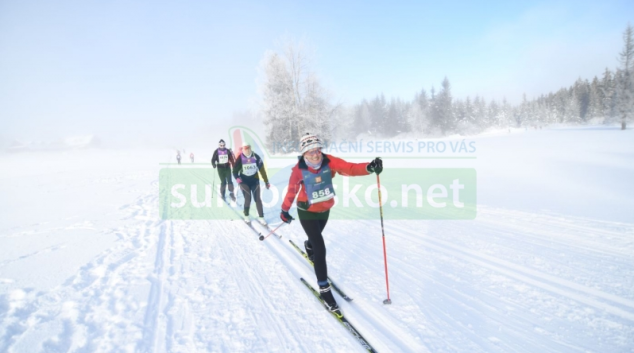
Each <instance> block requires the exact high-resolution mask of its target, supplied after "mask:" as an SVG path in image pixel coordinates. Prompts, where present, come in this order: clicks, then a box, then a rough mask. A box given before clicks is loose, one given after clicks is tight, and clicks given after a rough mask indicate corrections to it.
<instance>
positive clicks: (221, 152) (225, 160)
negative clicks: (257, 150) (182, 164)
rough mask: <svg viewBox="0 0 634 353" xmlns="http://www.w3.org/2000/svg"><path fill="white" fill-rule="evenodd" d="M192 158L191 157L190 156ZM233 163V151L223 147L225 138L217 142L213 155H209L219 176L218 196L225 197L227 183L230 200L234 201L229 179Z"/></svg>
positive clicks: (231, 183)
mask: <svg viewBox="0 0 634 353" xmlns="http://www.w3.org/2000/svg"><path fill="white" fill-rule="evenodd" d="M192 159H193V157H192ZM234 164H235V158H234V156H233V152H232V151H231V150H230V149H228V148H225V140H222V139H221V140H220V141H219V142H218V148H217V149H216V150H215V151H214V155H213V156H212V157H211V166H212V167H214V168H216V167H218V176H219V177H220V197H222V199H223V200H224V199H225V190H226V188H227V185H229V197H231V201H233V202H234V203H235V202H236V197H235V196H234V195H233V182H232V181H231V168H232V167H233V165H234Z"/></svg>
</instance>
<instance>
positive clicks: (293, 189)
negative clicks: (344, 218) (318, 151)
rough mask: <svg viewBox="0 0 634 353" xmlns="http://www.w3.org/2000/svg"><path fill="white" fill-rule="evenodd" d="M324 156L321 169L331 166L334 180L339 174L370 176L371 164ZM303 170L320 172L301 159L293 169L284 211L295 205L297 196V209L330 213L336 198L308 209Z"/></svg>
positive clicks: (283, 205) (283, 206) (283, 207)
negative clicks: (294, 201) (368, 168)
mask: <svg viewBox="0 0 634 353" xmlns="http://www.w3.org/2000/svg"><path fill="white" fill-rule="evenodd" d="M322 155H323V161H322V162H321V167H320V169H321V168H323V167H324V166H326V165H329V166H330V170H331V172H332V177H333V178H334V177H335V175H337V173H339V174H341V175H344V176H361V175H369V174H370V173H369V172H368V170H367V166H368V164H369V163H349V162H346V161H344V160H343V159H341V158H337V157H335V156H330V155H327V154H325V153H322ZM302 169H307V170H308V171H309V172H311V173H313V174H317V172H318V171H319V169H313V168H310V167H309V166H308V165H306V162H305V161H304V158H303V157H300V158H299V162H297V164H296V165H295V166H294V167H293V169H292V171H291V177H290V179H289V180H288V191H287V192H286V196H284V202H283V203H282V210H283V211H286V212H288V210H289V209H290V208H291V206H292V205H293V200H295V196H297V207H299V208H301V209H303V210H306V211H309V212H326V211H328V210H329V209H330V208H332V206H333V205H334V204H335V199H334V198H332V199H330V200H327V201H323V202H318V203H315V204H312V205H310V207H308V208H307V206H308V196H307V195H306V189H305V188H304V187H303V186H302V185H303V183H304V178H303V176H302V171H301V170H302Z"/></svg>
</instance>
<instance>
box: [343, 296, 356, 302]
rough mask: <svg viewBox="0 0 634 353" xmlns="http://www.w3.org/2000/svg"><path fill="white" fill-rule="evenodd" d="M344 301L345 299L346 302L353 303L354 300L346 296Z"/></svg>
mask: <svg viewBox="0 0 634 353" xmlns="http://www.w3.org/2000/svg"><path fill="white" fill-rule="evenodd" d="M343 299H344V300H345V301H347V302H351V301H353V300H354V299H352V298H350V297H348V296H345V297H344V298H343Z"/></svg>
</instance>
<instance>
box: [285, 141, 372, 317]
mask: <svg viewBox="0 0 634 353" xmlns="http://www.w3.org/2000/svg"><path fill="white" fill-rule="evenodd" d="M322 147H323V145H322V143H321V140H320V139H319V137H317V136H315V135H309V134H306V136H304V137H303V138H302V139H301V141H300V148H301V150H300V151H301V154H302V155H301V156H299V161H298V162H297V164H296V165H295V166H294V167H293V169H292V171H291V176H290V179H289V182H288V191H287V192H286V196H285V197H284V200H283V203H282V212H281V214H280V218H281V219H282V221H284V222H286V223H291V221H292V220H293V217H291V215H290V214H289V213H288V211H289V210H290V209H291V206H292V204H293V201H294V200H295V197H297V202H296V203H297V215H298V216H299V222H300V223H301V225H302V228H304V232H306V235H307V236H308V240H306V241H305V242H304V247H305V248H306V254H307V255H308V257H309V259H310V260H311V261H312V262H313V265H314V267H315V275H316V276H317V283H318V284H319V293H320V295H321V298H322V299H323V300H324V302H325V304H326V308H327V309H328V310H330V311H332V312H334V313H336V314H337V315H341V312H340V311H339V306H338V305H337V302H336V301H335V298H334V297H333V295H332V292H331V289H330V283H329V282H328V269H327V266H326V245H325V244H324V238H323V230H324V228H325V227H326V223H327V222H328V216H329V214H330V208H332V206H334V204H335V200H334V196H335V189H334V187H333V184H332V178H334V177H335V175H336V174H337V173H339V174H341V175H344V176H361V175H368V174H371V173H377V174H379V173H381V171H383V162H382V161H381V159H380V158H376V159H374V160H373V161H372V162H370V163H349V162H346V161H344V160H343V159H340V158H337V157H335V156H331V155H327V154H325V153H322V152H321V149H322Z"/></svg>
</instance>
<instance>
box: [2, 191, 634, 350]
mask: <svg viewBox="0 0 634 353" xmlns="http://www.w3.org/2000/svg"><path fill="white" fill-rule="evenodd" d="M153 185H154V186H156V182H153ZM252 208H254V205H252ZM119 212H120V214H121V218H122V219H123V221H122V222H123V226H122V227H118V228H115V229H108V230H106V231H108V232H110V233H112V234H113V235H115V236H116V238H117V240H116V241H115V242H114V244H113V245H112V246H111V247H109V248H107V249H106V250H104V251H103V252H101V253H100V254H99V255H97V256H96V257H95V258H94V259H93V260H91V261H90V262H88V263H87V264H85V265H83V266H82V267H81V268H79V270H78V271H77V273H76V274H75V275H73V276H71V277H70V278H68V279H67V280H66V281H65V282H64V283H63V284H61V285H59V286H57V287H55V288H53V289H52V290H49V291H37V290H32V289H28V288H22V289H13V290H10V291H8V292H7V293H5V294H1V295H0V352H38V351H39V352H115V351H116V352H210V351H211V352H253V351H255V352H258V351H273V352H287V351H293V352H296V351H303V352H314V351H338V352H351V351H358V352H361V351H363V349H362V348H361V347H360V346H359V345H358V343H357V342H356V341H355V340H354V338H353V337H352V336H351V335H350V334H349V333H348V332H347V331H345V330H344V329H343V328H342V327H341V326H340V325H339V324H338V323H337V322H336V321H335V320H333V319H332V317H331V316H330V315H329V314H328V313H327V312H326V311H325V310H324V309H323V307H322V306H321V304H320V303H319V302H318V301H317V300H316V299H315V298H314V297H313V295H312V294H311V293H309V292H308V291H307V290H306V289H305V288H304V286H303V285H302V284H301V282H300V281H299V277H304V278H306V279H307V280H309V282H311V283H313V285H314V282H315V278H314V273H313V271H312V268H311V267H310V266H309V265H308V264H307V262H306V261H305V260H304V259H303V258H301V257H300V256H299V254H298V253H297V252H296V251H295V250H294V249H292V248H291V247H290V245H289V244H288V239H292V240H293V241H294V242H295V243H296V244H298V245H300V246H301V244H302V243H303V240H304V239H305V235H304V233H303V230H302V229H301V226H300V225H299V222H293V224H292V225H290V226H284V227H282V228H281V229H280V233H281V234H283V238H282V239H278V238H276V237H269V238H268V239H267V240H266V241H265V242H260V241H258V240H257V236H256V235H255V234H254V232H253V231H252V230H251V229H249V228H248V227H247V226H246V225H244V224H243V223H242V222H241V221H229V220H218V221H162V220H160V219H159V218H158V199H157V196H156V192H151V193H148V194H146V195H144V196H142V197H139V198H138V199H137V201H136V202H134V203H131V204H127V205H124V206H122V207H120V208H119ZM266 217H267V219H268V220H269V221H275V220H277V213H274V212H271V213H270V214H267V215H266ZM254 223H255V222H254ZM255 226H256V227H259V226H257V225H255ZM92 227H94V225H92V224H91V223H90V222H88V221H85V222H76V221H72V223H69V224H68V225H67V226H64V227H57V228H55V229H85V228H92ZM258 229H261V227H259V228H258ZM265 231H266V230H265V229H261V232H265ZM29 234H32V233H30V232H29V231H20V230H15V229H12V230H10V232H9V233H7V234H4V235H2V236H3V237H22V236H29ZM385 234H386V243H387V254H388V261H389V270H390V272H389V275H390V294H391V298H392V301H393V304H392V305H389V306H386V305H383V304H382V301H383V299H385V296H386V288H385V277H384V275H385V274H384V263H383V249H382V242H381V239H380V238H381V233H380V226H379V223H378V221H354V222H353V221H337V220H331V221H329V224H328V226H327V227H326V230H325V238H326V239H325V240H326V244H327V248H328V264H329V275H330V277H331V278H332V279H333V280H334V281H335V283H337V284H338V285H339V286H340V287H341V288H342V289H343V290H344V291H345V292H346V293H347V294H348V295H350V296H351V297H353V298H354V301H353V302H351V303H347V302H345V301H343V300H342V299H339V300H338V302H339V303H340V305H341V307H342V310H343V311H344V313H345V314H346V315H347V317H348V318H349V319H350V320H351V322H352V323H353V324H354V325H355V326H356V327H357V328H358V329H359V331H360V332H361V333H362V334H363V335H364V336H366V338H367V339H368V341H369V342H370V343H371V344H372V345H373V346H374V347H375V348H376V349H377V350H378V351H380V352H384V351H394V352H400V351H412V352H425V351H429V352H510V351H513V352H535V351H540V352H562V351H566V352H586V351H596V352H628V351H632V348H633V343H632V342H634V292H633V291H632V288H634V225H632V224H623V223H615V222H602V221H594V220H588V219H579V218H573V217H566V216H561V215H555V214H539V215H537V214H531V213H526V212H520V211H512V210H504V209H495V208H487V207H485V206H480V207H479V210H478V218H477V220H475V221H442V222H441V221H399V222H393V221H389V220H386V222H385ZM63 247H64V245H63V244H62V245H52V246H47V247H45V248H42V249H40V250H37V251H33V252H30V253H28V254H26V255H23V256H21V257H20V258H17V259H12V260H5V261H3V262H0V268H2V267H3V266H8V265H9V264H11V263H19V261H21V260H23V259H26V258H33V257H37V256H41V255H42V254H44V253H50V252H56V251H58V250H60V249H63ZM12 282H13V280H12V279H10V278H0V284H2V283H5V284H10V283H12Z"/></svg>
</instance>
